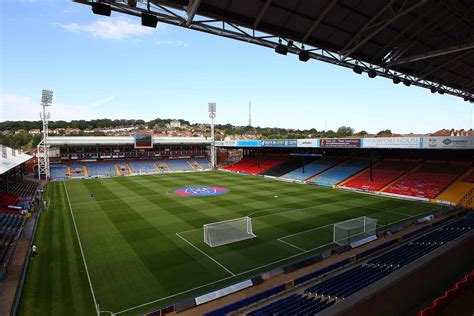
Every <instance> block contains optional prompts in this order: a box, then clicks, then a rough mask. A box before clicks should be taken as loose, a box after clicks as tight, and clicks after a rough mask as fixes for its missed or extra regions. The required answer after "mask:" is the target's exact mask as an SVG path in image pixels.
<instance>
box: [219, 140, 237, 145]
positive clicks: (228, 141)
mask: <svg viewBox="0 0 474 316" xmlns="http://www.w3.org/2000/svg"><path fill="white" fill-rule="evenodd" d="M215 145H216V146H222V147H235V146H237V141H236V140H223V141H222V140H221V141H216V142H215Z"/></svg>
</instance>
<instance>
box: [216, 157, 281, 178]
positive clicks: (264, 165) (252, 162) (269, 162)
mask: <svg viewBox="0 0 474 316" xmlns="http://www.w3.org/2000/svg"><path fill="white" fill-rule="evenodd" d="M287 159H288V158H286V157H281V156H263V157H261V158H260V162H259V160H258V159H257V158H243V159H242V160H240V161H238V162H236V163H233V164H230V165H227V166H224V167H222V168H223V169H226V170H230V171H236V172H243V173H250V174H259V173H262V172H264V171H266V170H268V169H270V168H273V167H276V166H278V165H280V164H282V163H284V162H285V161H286V160H287Z"/></svg>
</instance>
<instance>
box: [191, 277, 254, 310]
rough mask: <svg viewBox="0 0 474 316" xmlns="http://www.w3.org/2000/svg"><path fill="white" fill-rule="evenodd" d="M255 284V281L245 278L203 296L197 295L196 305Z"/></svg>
mask: <svg viewBox="0 0 474 316" xmlns="http://www.w3.org/2000/svg"><path fill="white" fill-rule="evenodd" d="M251 286H253V283H252V281H251V280H245V281H242V282H239V283H236V284H233V285H231V286H228V287H225V288H223V289H220V290H217V291H214V292H211V293H207V294H204V295H201V296H198V297H196V298H195V299H194V300H195V301H196V305H201V304H204V303H207V302H210V301H212V300H215V299H218V298H220V297H223V296H226V295H229V294H232V293H235V292H238V291H240V290H243V289H246V288H248V287H251Z"/></svg>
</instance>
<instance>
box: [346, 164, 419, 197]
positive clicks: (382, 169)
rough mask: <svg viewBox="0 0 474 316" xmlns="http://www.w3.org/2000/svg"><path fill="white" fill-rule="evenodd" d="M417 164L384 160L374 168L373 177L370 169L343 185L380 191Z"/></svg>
mask: <svg viewBox="0 0 474 316" xmlns="http://www.w3.org/2000/svg"><path fill="white" fill-rule="evenodd" d="M415 165H416V163H415V162H404V161H382V162H380V163H378V164H377V165H375V166H374V167H373V168H372V179H370V170H366V171H364V172H362V173H361V174H359V175H358V176H356V177H355V178H352V179H351V180H349V181H348V182H346V183H345V184H344V185H343V187H348V188H354V189H359V190H368V191H378V190H381V189H382V188H383V187H384V186H386V185H387V184H389V183H390V182H392V181H394V180H395V179H396V178H398V177H400V176H401V175H402V174H403V173H405V172H407V171H408V170H410V169H412V168H413V167H415Z"/></svg>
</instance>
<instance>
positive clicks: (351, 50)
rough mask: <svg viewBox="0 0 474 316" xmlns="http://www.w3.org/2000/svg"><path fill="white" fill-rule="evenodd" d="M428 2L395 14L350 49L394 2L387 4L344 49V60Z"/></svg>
mask: <svg viewBox="0 0 474 316" xmlns="http://www.w3.org/2000/svg"><path fill="white" fill-rule="evenodd" d="M427 1H428V0H422V1H419V2H417V3H416V4H414V5H412V6H411V7H409V8H407V9H405V10H403V11H401V12H399V13H397V14H395V16H394V17H392V18H391V19H389V20H388V21H386V22H385V23H383V24H382V25H381V26H379V27H378V28H377V29H375V30H373V31H372V32H371V33H370V34H369V35H368V36H366V37H365V38H364V39H363V40H361V41H359V42H358V43H357V44H355V45H354V46H353V47H352V48H350V49H349V47H350V45H352V43H353V42H354V40H357V39H358V38H359V37H360V36H362V33H363V31H365V30H366V29H367V28H368V26H369V25H370V24H371V22H373V21H375V18H377V17H378V16H379V15H380V14H381V12H383V11H385V10H386V9H387V8H388V7H390V5H391V4H393V2H394V1H390V3H389V4H387V5H386V6H385V7H384V8H383V9H382V10H381V11H379V13H377V14H376V15H375V16H374V18H372V19H371V20H370V21H369V23H368V24H366V25H365V26H364V27H363V28H362V29H361V30H360V31H359V33H358V34H357V35H356V36H354V38H352V40H350V41H349V43H348V44H347V45H346V47H344V48H343V49H342V54H343V56H342V60H345V59H346V58H347V57H348V56H349V55H351V54H352V53H353V52H355V51H356V50H357V49H358V48H359V47H361V46H362V45H364V44H365V43H367V41H369V40H370V39H371V38H373V37H374V36H375V35H377V34H378V33H380V31H382V30H383V29H385V28H386V27H387V26H389V25H390V24H392V22H394V21H395V20H397V19H398V18H400V17H402V16H404V15H405V14H407V13H409V12H411V11H413V10H415V9H416V8H418V7H420V6H422V5H424V4H425V3H426V2H427Z"/></svg>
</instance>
